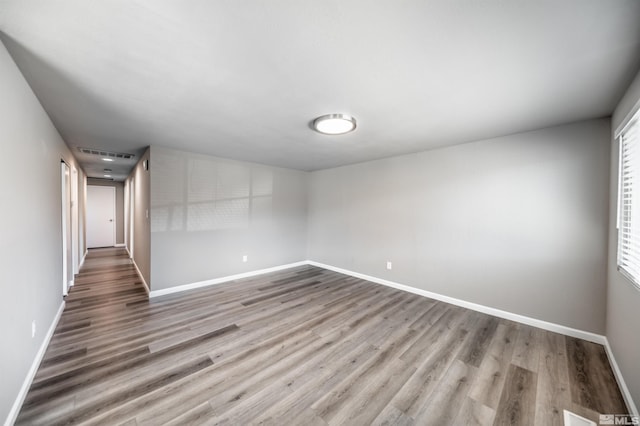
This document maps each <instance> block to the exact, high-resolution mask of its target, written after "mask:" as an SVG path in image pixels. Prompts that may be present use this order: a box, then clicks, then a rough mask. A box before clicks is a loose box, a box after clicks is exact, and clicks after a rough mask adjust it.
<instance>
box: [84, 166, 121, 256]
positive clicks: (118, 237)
mask: <svg viewBox="0 0 640 426" xmlns="http://www.w3.org/2000/svg"><path fill="white" fill-rule="evenodd" d="M87 185H96V186H113V187H115V188H116V244H124V224H125V221H124V182H113V181H106V180H104V179H92V178H88V179H87Z"/></svg>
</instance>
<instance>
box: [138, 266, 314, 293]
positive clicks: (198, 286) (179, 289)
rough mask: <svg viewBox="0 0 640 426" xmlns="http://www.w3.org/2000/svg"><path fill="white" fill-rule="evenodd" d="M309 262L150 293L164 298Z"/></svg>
mask: <svg viewBox="0 0 640 426" xmlns="http://www.w3.org/2000/svg"><path fill="white" fill-rule="evenodd" d="M308 264H309V262H308V261H306V260H303V261H300V262H295V263H288V264H286V265H279V266H274V267H271V268H265V269H258V270H255V271H250V272H243V273H241V274H235V275H228V276H226V277H221V278H214V279H212V280H206V281H198V282H195V283H191V284H184V285H179V286H176V287H171V288H165V289H162V290H153V291H151V293H149V297H150V298H151V297H158V296H164V295H165V294H171V293H178V292H181V291H187V290H193V289H194V288H200V287H207V286H210V285H216V284H222V283H225V282H228V281H233V280H239V279H241V278H249V277H254V276H256V275H262V274H268V273H270V272H276V271H281V270H283V269H289V268H293V267H296V266H304V265H308Z"/></svg>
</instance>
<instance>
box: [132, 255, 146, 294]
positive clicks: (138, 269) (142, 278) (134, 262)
mask: <svg viewBox="0 0 640 426" xmlns="http://www.w3.org/2000/svg"><path fill="white" fill-rule="evenodd" d="M128 251H129V249H127V252H128ZM131 263H133V266H134V267H135V268H136V271H137V272H138V276H140V279H141V280H142V285H143V286H144V289H145V290H147V294H151V291H150V290H149V284H147V282H146V281H145V280H144V275H142V272H141V271H140V268H138V264H137V263H136V261H135V260H133V257H131Z"/></svg>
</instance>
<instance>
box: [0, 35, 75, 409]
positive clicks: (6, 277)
mask: <svg viewBox="0 0 640 426" xmlns="http://www.w3.org/2000/svg"><path fill="white" fill-rule="evenodd" d="M0 87H1V88H2V89H1V91H2V95H1V96H0V141H1V143H2V148H3V155H4V158H5V159H7V161H4V162H3V167H2V168H1V169H0V170H1V171H0V193H1V194H2V205H3V208H2V213H0V215H1V219H2V220H0V235H1V236H2V239H1V241H2V244H0V283H1V285H2V289H3V295H4V297H3V298H2V301H1V302H0V336H2V350H0V369H1V370H0V377H2V381H1V383H0V421H4V419H5V418H6V417H7V415H8V414H9V411H10V409H11V406H12V405H13V403H14V401H15V399H16V397H17V396H18V393H19V391H20V387H21V386H22V383H23V382H24V380H25V378H26V376H27V373H28V371H29V368H30V367H31V364H32V363H33V361H34V359H35V356H36V354H37V352H38V349H39V348H40V346H41V345H42V343H43V340H44V338H45V334H46V332H47V330H48V329H49V327H50V325H51V324H52V321H53V320H54V318H55V314H56V312H57V310H58V308H59V307H60V304H61V303H62V230H61V221H62V219H61V185H60V160H61V159H64V160H65V161H66V162H67V163H68V164H70V165H72V166H75V167H76V168H77V169H78V174H79V180H84V176H83V174H82V170H81V169H80V167H79V166H78V165H77V163H76V162H75V159H74V158H73V156H72V155H71V153H70V152H69V150H68V149H67V147H66V145H65V144H64V143H63V141H62V138H61V137H60V135H59V134H58V132H57V131H56V129H55V128H54V127H53V125H52V124H51V121H50V120H49V117H48V116H47V114H46V113H45V111H44V110H43V108H42V107H41V106H40V103H39V102H38V100H37V99H36V97H35V95H34V94H33V92H32V91H31V89H30V87H29V86H28V84H27V82H26V81H25V80H24V78H23V76H22V74H21V73H20V71H19V70H18V68H17V67H16V65H15V63H14V62H13V60H12V59H11V57H10V56H9V54H8V52H7V50H6V49H5V46H4V45H3V44H2V43H0ZM79 190H80V191H82V187H80V188H79ZM80 214H82V213H80ZM81 239H82V238H81ZM32 320H35V321H36V329H37V330H36V335H35V338H33V339H32V338H31V321H32Z"/></svg>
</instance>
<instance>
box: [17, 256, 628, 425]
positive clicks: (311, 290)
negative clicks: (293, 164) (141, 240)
mask: <svg viewBox="0 0 640 426" xmlns="http://www.w3.org/2000/svg"><path fill="white" fill-rule="evenodd" d="M563 409H567V410H570V411H573V412H575V413H577V414H579V415H581V416H583V417H587V418H590V419H592V420H594V421H595V422H596V424H597V423H598V415H599V413H603V414H604V413H606V414H608V413H611V414H613V413H626V412H627V408H626V407H625V404H624V402H623V399H622V396H621V394H620V391H619V389H618V387H617V384H616V381H615V379H614V377H613V373H612V371H611V368H610V366H609V364H608V361H607V357H606V354H605V352H604V349H603V347H602V346H600V345H596V344H593V343H589V342H586V341H583V340H579V339H575V338H571V337H566V336H563V335H559V334H555V333H551V332H547V331H544V330H540V329H537V328H533V327H529V326H526V325H522V324H518V323H514V322H511V321H507V320H503V319H499V318H495V317H492V316H489V315H485V314H481V313H478V312H474V311H470V310H467V309H463V308H460V307H456V306H453V305H448V304H446V303H442V302H439V301H435V300H432V299H427V298H424V297H420V296H416V295H413V294H410V293H405V292H402V291H399V290H395V289H392V288H388V287H384V286H380V285H377V284H373V283H371V282H367V281H364V280H360V279H356V278H353V277H348V276H345V275H341V274H338V273H335V272H332V271H327V270H323V269H320V268H316V267H311V266H303V267H298V268H292V269H288V270H284V271H280V272H277V273H272V274H267V275H261V276H258V277H255V278H251V279H244V280H239V281H236V282H232V283H226V284H222V285H217V286H211V287H206V288H202V289H198V290H193V291H189V292H183V293H177V294H173V295H167V296H163V297H158V298H154V299H153V300H151V301H150V300H148V298H147V294H146V292H145V289H144V287H143V285H142V283H141V281H140V278H139V277H138V275H137V273H136V270H135V268H134V266H133V265H132V264H131V261H130V260H129V258H128V255H127V252H126V251H125V250H124V249H119V248H116V249H98V250H91V251H90V253H89V255H88V256H87V259H86V262H85V265H84V267H83V268H82V271H81V273H80V274H79V275H78V277H77V279H76V285H75V287H73V288H72V290H71V292H70V294H69V296H68V297H67V304H66V308H65V310H64V313H63V315H62V318H61V320H60V323H59V324H58V326H57V328H56V331H55V334H54V337H53V338H52V340H51V343H50V345H49V348H48V350H47V352H46V355H45V358H44V360H43V362H42V364H41V365H40V368H39V370H38V372H37V374H36V377H35V380H34V382H33V384H32V386H31V388H30V390H29V393H28V395H27V398H26V400H25V403H24V405H23V407H22V410H21V412H20V415H19V417H18V421H17V424H24V425H34V424H39V425H54V424H113V425H120V424H125V425H143V424H149V425H159V424H173V425H186V424H229V425H238V424H273V425H296V424H299V425H326V424H330V425H334V424H336V425H337V424H347V425H368V424H380V425H381V424H397V425H428V424H433V425H453V424H455V425H463V424H481V425H490V424H500V425H502V424H514V425H529V424H537V425H562V424H563V421H562V415H563Z"/></svg>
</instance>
